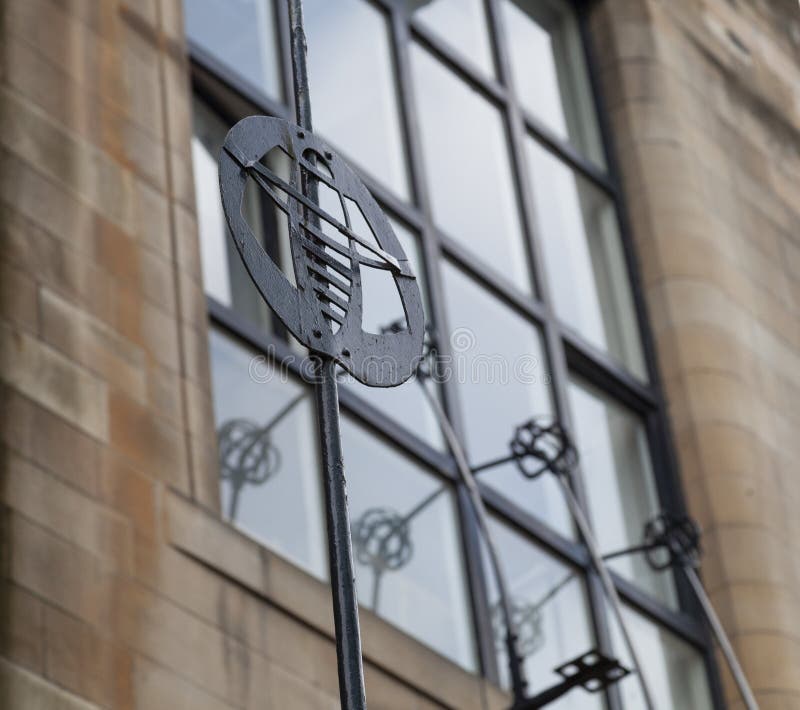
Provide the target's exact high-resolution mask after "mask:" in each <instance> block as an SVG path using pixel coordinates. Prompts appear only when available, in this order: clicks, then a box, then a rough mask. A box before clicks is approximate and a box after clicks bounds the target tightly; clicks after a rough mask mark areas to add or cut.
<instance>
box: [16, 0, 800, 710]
mask: <svg viewBox="0 0 800 710" xmlns="http://www.w3.org/2000/svg"><path fill="white" fill-rule="evenodd" d="M305 14H306V27H307V34H308V41H309V50H310V55H309V69H310V79H311V95H312V107H313V113H314V122H315V131H316V132H317V133H319V134H320V135H322V136H324V137H325V138H327V139H328V140H329V141H330V142H331V144H332V145H334V146H336V147H337V149H338V150H340V151H341V153H342V154H343V155H344V156H346V157H347V158H348V160H349V161H350V162H351V163H352V165H353V166H355V167H356V168H357V169H358V171H359V173H360V174H361V175H362V177H363V179H364V180H365V182H366V184H367V185H368V186H369V188H370V190H371V191H372V193H373V194H374V195H375V197H376V198H377V199H378V200H379V201H380V203H381V205H382V206H383V207H384V209H385V210H386V212H387V214H388V215H389V216H390V219H391V221H392V224H393V226H394V228H395V230H396V233H397V234H398V236H399V238H400V239H401V241H402V243H403V245H404V247H405V249H406V252H407V253H408V254H409V255H410V256H411V258H412V260H413V262H414V267H415V270H416V272H417V273H418V274H420V275H421V280H422V282H423V284H424V288H425V296H426V307H427V314H428V319H429V320H430V322H431V323H432V324H433V325H434V329H435V334H436V340H437V346H438V348H439V352H440V354H441V355H442V356H443V357H446V358H449V362H451V363H452V365H453V372H452V376H450V377H449V378H446V381H442V382H441V383H439V384H438V385H437V389H438V394H439V396H440V398H441V401H442V402H443V404H444V405H445V407H446V409H447V411H448V412H449V414H450V416H451V418H452V419H453V421H454V423H455V426H456V428H457V430H458V432H459V434H460V436H461V437H462V438H463V440H464V442H465V444H466V447H467V451H468V454H469V457H470V459H471V463H472V464H475V465H479V464H480V463H482V462H484V461H486V460H489V459H493V458H496V457H497V456H501V455H503V454H504V453H505V451H506V450H507V445H508V441H509V439H510V437H511V434H512V432H513V429H514V427H515V426H516V425H517V424H519V423H520V422H522V421H524V420H525V419H528V418H530V417H531V416H548V417H557V418H558V419H559V420H560V421H562V422H563V423H564V425H565V426H566V427H567V428H568V429H569V430H570V431H571V432H572V433H573V436H574V438H575V439H576V441H577V444H578V448H579V450H580V454H581V466H580V472H579V476H576V478H575V480H574V486H575V489H576V491H577V492H578V493H579V495H580V498H581V500H582V502H583V504H584V505H585V508H586V510H587V512H588V513H589V516H590V518H591V520H592V523H593V525H594V528H595V531H596V534H597V536H598V537H599V541H600V544H601V546H602V548H603V551H604V552H611V551H614V550H617V549H620V548H624V547H627V546H629V545H635V544H637V543H638V542H640V540H641V536H642V529H643V526H644V523H645V521H646V520H648V519H649V518H650V517H652V515H653V514H654V513H656V512H658V511H659V510H661V509H669V510H673V511H678V512H679V511H682V510H685V509H688V511H689V512H690V513H691V514H692V515H693V516H695V517H696V518H697V519H698V520H699V522H700V523H701V524H702V526H703V529H704V548H705V557H704V564H703V568H702V573H703V578H704V580H705V584H706V587H707V589H708V590H709V592H710V594H711V597H712V599H713V601H714V603H715V605H716V606H717V608H718V610H719V612H720V615H721V617H722V620H723V622H724V624H725V626H726V628H727V630H728V632H729V633H730V634H731V636H732V638H733V641H734V645H735V647H736V649H737V651H738V653H739V654H740V656H741V659H742V662H743V665H744V667H745V671H746V673H747V674H748V676H749V678H750V680H751V683H752V685H753V686H754V689H755V691H756V695H757V697H758V699H759V703H760V705H761V707H762V708H764V710H788V709H789V708H800V672H798V669H800V631H798V630H800V591H799V590H800V543H798V539H800V534H799V533H800V516H798V515H797V509H798V505H800V475H798V470H797V468H798V462H800V437H798V434H797V432H798V424H800V404H798V403H800V321H799V320H798V313H800V299H798V294H800V196H799V194H798V189H799V188H800V11H799V10H798V5H797V3H796V2H795V0H594V1H592V2H578V1H577V0H576V1H574V2H570V1H569V0H427V1H426V0H306V1H305ZM287 24H288V22H287V10H286V7H285V3H284V2H282V1H281V0H276V1H275V2H272V1H271V0H5V2H3V3H2V7H1V8H0V92H2V93H0V150H2V156H1V157H0V235H1V237H2V238H1V239H0V377H1V378H2V409H1V410H0V434H1V435H2V487H1V488H0V490H2V518H1V520H2V542H3V544H2V556H1V557H0V559H2V593H1V594H0V602H1V603H2V608H0V617H2V623H1V624H0V627H1V628H2V634H1V638H2V660H0V705H1V706H2V707H4V708H13V709H15V710H16V709H22V708H25V709H27V708H37V710H50V709H52V710H56V709H58V710H89V709H90V708H91V709H94V708H109V709H110V708H113V709H115V710H116V709H118V708H119V709H122V708H125V709H136V710H155V709H161V708H165V709H167V708H169V709H170V710H223V709H228V710H231V709H234V708H236V709H239V710H255V709H257V708H258V709H261V708H270V709H271V708H274V709H276V710H277V709H278V708H281V709H283V708H291V709H293V710H294V709H298V710H300V709H304V708H309V709H310V708H314V709H316V708H337V707H338V691H337V678H336V662H335V652H334V647H333V643H332V627H333V625H332V618H331V608H330V597H329V593H330V592H329V588H328V587H327V584H326V576H327V560H326V542H325V534H326V533H325V525H324V519H323V516H322V513H321V498H320V497H321V492H320V481H319V451H318V441H317V432H316V427H315V420H314V412H313V406H314V404H313V397H312V396H309V388H308V387H307V385H305V384H304V382H303V380H302V377H301V375H302V362H301V356H302V353H301V352H300V350H298V348H297V346H296V345H295V344H293V343H292V342H291V339H290V338H288V337H287V334H286V332H285V330H284V329H283V328H282V327H281V326H280V324H279V323H277V322H275V321H274V319H273V318H272V316H271V315H270V313H269V312H268V310H267V309H266V307H265V305H264V304H263V303H262V302H261V301H260V299H259V298H258V297H257V295H256V293H255V291H254V290H253V288H252V286H251V285H250V282H249V280H248V278H247V276H246V274H245V272H244V271H243V269H242V267H241V266H240V263H239V260H238V256H237V255H236V254H235V252H234V251H233V250H232V248H231V243H230V241H229V240H228V239H227V237H226V234H225V227H224V223H223V219H222V212H221V206H220V203H219V198H218V185H217V177H216V159H217V155H218V151H219V148H220V145H221V142H222V140H223V138H224V136H225V133H226V131H227V129H228V128H229V127H230V126H231V125H233V123H235V122H236V121H237V120H238V119H240V118H242V117H244V116H246V115H250V114H253V113H266V114H270V115H275V116H281V117H286V118H289V119H292V118H293V115H294V114H293V106H292V99H291V67H290V63H289V61H288V37H287ZM265 160H266V161H267V162H268V163H269V165H270V167H272V168H273V169H274V170H276V171H278V172H280V171H282V170H285V169H286V165H285V162H286V161H285V156H284V155H283V154H281V153H280V152H278V153H276V154H270V155H268V156H266V158H265ZM246 209H247V215H248V218H249V220H250V223H251V224H252V225H253V227H254V229H255V230H256V231H257V232H258V233H259V235H260V237H261V238H262V239H263V243H264V245H265V248H266V249H267V250H268V252H269V253H270V254H271V255H272V256H273V257H274V258H275V260H276V261H279V262H281V263H287V262H286V261H285V260H286V257H287V249H286V244H287V242H286V233H285V225H284V224H282V220H281V215H280V213H278V214H276V212H275V211H274V209H273V208H271V207H270V205H269V204H268V203H266V202H264V201H263V199H261V198H260V197H259V195H258V194H257V192H255V191H254V192H253V194H252V195H250V196H249V197H248V201H247V205H246ZM332 209H333V208H332ZM365 289H368V291H369V292H368V293H367V294H366V298H369V299H370V302H371V303H372V304H374V306H375V307H374V310H370V311H368V312H367V313H365V316H364V318H365V322H364V326H365V328H366V329H368V330H373V331H375V332H377V331H378V330H379V329H380V328H381V327H385V326H386V325H388V324H389V323H390V322H391V321H392V320H393V319H394V318H396V317H397V316H402V310H400V311H398V306H399V300H398V299H397V295H396V294H395V293H392V291H391V289H386V288H385V287H383V286H381V285H375V286H374V287H373V285H372V284H371V283H370V282H369V281H367V285H366V286H365ZM341 390H342V391H341V403H342V416H343V424H342V426H343V437H344V447H345V458H346V468H347V475H348V482H349V496H350V513H351V519H352V524H353V534H354V538H355V553H356V561H357V584H358V590H359V596H360V600H361V605H362V607H361V608H362V630H363V635H364V655H365V665H366V682H367V696H368V699H369V702H370V707H371V708H376V709H378V708H392V709H394V708H396V709H398V710H401V709H402V710H409V709H411V708H417V709H419V710H421V709H423V708H425V709H427V708H438V707H447V708H458V709H460V710H461V709H463V710H472V709H475V710H478V709H480V710H484V709H489V708H492V709H495V708H497V709H499V708H507V707H508V706H509V703H510V700H509V696H508V695H507V692H506V690H507V686H508V673H507V669H506V659H505V657H504V651H503V646H502V642H501V639H502V634H503V628H502V620H501V618H500V616H499V614H498V613H497V602H498V600H497V589H496V585H495V583H494V580H493V578H492V575H491V574H490V572H489V571H488V569H487V566H486V564H485V560H484V556H483V552H482V549H481V543H480V539H479V536H478V533H477V529H476V526H475V521H474V519H473V516H472V514H471V513H470V508H469V505H468V503H467V500H466V497H465V494H464V491H463V490H462V489H461V486H460V485H459V484H457V476H456V469H455V465H454V461H453V459H452V456H451V455H450V453H449V452H448V451H447V448H446V446H445V445H444V442H443V440H442V437H441V435H440V433H439V429H438V426H437V423H436V419H435V418H434V417H433V415H432V412H431V411H429V409H428V407H427V405H426V402H425V400H424V398H423V397H422V393H421V390H420V389H419V385H418V384H416V383H415V382H409V383H407V384H405V385H403V386H402V387H401V388H399V389H397V390H392V391H382V392H376V391H371V390H367V389H366V388H364V387H362V386H357V385H355V384H353V383H351V382H346V381H345V382H343V384H342V387H341ZM481 481H482V486H483V487H482V493H483V496H484V498H485V502H486V505H487V506H488V508H489V510H490V511H491V516H492V518H491V526H492V529H493V531H494V533H495V535H496V537H497V540H498V543H499V545H500V550H501V556H502V560H503V563H504V566H505V568H506V570H507V573H508V577H509V583H510V587H511V592H512V597H513V601H514V607H515V610H516V613H517V614H518V618H519V621H520V624H521V630H522V637H521V641H520V643H521V650H522V652H523V653H524V654H525V666H526V670H527V675H528V677H529V681H530V690H531V692H536V691H539V690H542V689H544V688H545V687H547V686H549V685H551V684H553V683H554V682H555V681H556V680H557V677H556V676H555V674H554V672H553V669H554V668H555V667H556V666H558V665H560V664H561V663H563V662H565V661H567V660H569V659H570V658H573V657H574V656H577V655H579V654H580V653H583V652H584V651H586V650H588V649H590V648H592V647H599V648H601V649H603V650H605V651H606V652H608V653H611V654H615V655H617V656H618V657H620V658H621V660H623V662H626V663H629V659H627V657H626V653H625V649H624V648H623V647H622V645H621V643H620V639H619V631H618V629H617V628H616V626H615V624H614V622H613V619H612V616H611V615H610V614H609V613H608V610H607V607H606V605H605V603H604V601H603V595H602V593H601V591H600V587H599V585H598V580H597V578H596V575H595V574H594V573H593V572H592V570H591V567H590V564H589V560H588V556H587V553H586V550H585V547H584V546H583V544H582V542H581V541H580V539H579V537H578V536H577V535H576V532H575V529H574V526H573V524H572V522H571V520H570V517H569V515H568V512H567V510H566V507H565V505H564V502H563V500H562V498H561V496H560V492H559V490H558V489H557V487H556V486H555V483H554V481H552V480H550V479H548V478H546V477H543V478H540V479H537V480H536V481H533V482H530V481H526V480H525V479H523V478H522V477H521V476H519V474H518V473H517V472H516V471H515V469H514V466H513V465H511V464H509V465H507V466H505V467H500V468H496V469H492V470H491V471H487V472H486V473H485V474H481ZM387 526H388V527H387ZM387 529H390V530H392V531H393V532H394V533H397V531H400V533H402V534H399V533H398V534H394V535H393V537H392V539H391V541H390V542H391V544H388V543H387V544H385V545H384V546H383V547H381V546H380V544H376V540H378V541H380V540H381V539H383V538H382V537H381V536H382V535H383V536H384V537H385V536H386V532H385V531H386V530H387ZM612 568H613V572H614V580H615V583H616V585H617V587H618V590H619V593H620V595H621V596H622V598H623V600H624V603H625V611H626V615H627V617H628V620H629V624H630V627H631V629H632V631H633V635H634V641H635V643H636V645H637V648H638V650H639V653H640V654H641V656H642V659H643V661H644V664H645V670H646V674H647V677H648V680H649V682H650V684H651V686H652V688H653V691H654V694H655V695H656V701H657V707H658V708H659V710H662V709H663V710H671V709H673V708H674V709H676V710H705V709H707V708H737V707H741V704H740V702H739V699H738V696H737V695H736V693H735V690H734V688H733V686H732V685H731V683H730V679H729V677H728V676H727V674H726V671H725V670H724V668H722V664H718V663H717V662H716V661H715V653H714V649H713V645H712V644H711V642H710V639H709V635H708V633H707V631H706V629H705V626H704V625H703V623H702V621H701V620H700V616H699V614H698V611H697V609H696V607H695V605H694V604H693V603H692V599H691V596H690V595H688V594H687V590H686V588H685V584H684V583H683V582H682V579H681V577H680V575H674V576H673V574H672V573H671V572H664V573H655V572H653V571H651V570H650V568H649V567H648V566H647V565H646V564H645V563H644V560H643V559H642V558H641V557H640V556H632V557H625V558H620V559H618V560H616V561H615V562H614V563H613V565H612ZM553 707H558V708H564V709H574V710H583V709H585V708H603V707H606V708H609V710H620V709H622V708H625V709H626V710H638V709H639V708H642V707H643V704H642V699H641V696H640V694H639V688H638V685H637V682H636V679H635V678H634V677H633V676H630V677H628V678H626V679H625V680H623V681H622V682H621V683H619V684H618V685H617V686H615V687H614V688H613V689H612V690H611V691H609V693H608V694H607V695H603V694H599V695H589V694H587V693H585V692H584V691H582V690H576V691H574V692H572V693H571V694H570V695H568V696H566V697H565V698H564V699H563V700H562V701H560V702H559V703H558V704H557V705H554V706H553Z"/></svg>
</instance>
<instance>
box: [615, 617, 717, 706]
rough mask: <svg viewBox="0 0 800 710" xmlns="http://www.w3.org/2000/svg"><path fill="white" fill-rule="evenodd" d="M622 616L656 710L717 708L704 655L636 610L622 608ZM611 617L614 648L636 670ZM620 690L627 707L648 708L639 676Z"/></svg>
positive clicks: (632, 675)
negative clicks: (712, 698)
mask: <svg viewBox="0 0 800 710" xmlns="http://www.w3.org/2000/svg"><path fill="white" fill-rule="evenodd" d="M622 615H623V618H624V619H625V624H626V625H627V628H628V631H629V632H630V634H631V637H632V639H633V644H634V647H635V648H636V654H637V656H638V657H639V658H640V659H641V663H642V665H643V666H644V677H645V680H646V681H647V684H648V686H647V687H648V689H649V690H650V695H651V696H652V698H653V702H654V703H655V710H673V709H674V708H691V710H711V708H713V707H714V705H713V703H712V701H711V692H710V690H709V687H708V675H707V673H706V667H705V663H704V662H703V657H702V655H701V654H700V653H698V652H697V650H696V649H695V648H693V647H692V646H690V645H689V644H688V643H686V642H685V641H683V640H681V639H679V638H678V637H677V636H675V635H674V634H672V633H670V632H669V631H667V630H666V629H664V628H661V627H660V626H658V625H656V624H654V623H653V622H651V621H649V620H648V619H646V618H645V617H643V616H642V615H641V614H639V613H637V612H635V611H633V609H631V608H629V607H623V612H622ZM609 618H611V619H612V622H611V636H612V640H613V643H614V649H615V651H616V653H617V654H618V655H619V658H620V660H621V661H622V663H623V664H624V665H626V666H627V667H628V668H633V664H632V662H631V658H630V654H629V653H628V649H627V646H626V645H625V643H624V641H623V638H622V633H621V632H620V629H619V624H618V623H617V622H616V619H615V618H614V617H613V616H612V615H610V614H609ZM618 687H619V689H620V693H621V695H622V704H623V706H624V707H625V708H630V709H631V710H633V709H638V708H642V707H645V703H644V699H643V697H642V689H641V686H640V683H639V679H638V678H637V677H636V675H634V674H631V675H629V676H628V677H626V678H623V679H622V681H621V682H620V683H619V686H618Z"/></svg>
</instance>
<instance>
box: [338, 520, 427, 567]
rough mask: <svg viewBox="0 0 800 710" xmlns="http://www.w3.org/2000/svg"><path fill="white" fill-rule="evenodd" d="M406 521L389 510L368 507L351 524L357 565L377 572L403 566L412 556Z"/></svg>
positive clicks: (412, 547) (412, 551) (412, 549)
mask: <svg viewBox="0 0 800 710" xmlns="http://www.w3.org/2000/svg"><path fill="white" fill-rule="evenodd" d="M408 523H409V521H408V520H406V519H405V518H404V517H403V516H401V515H400V513H397V512H396V511H394V510H391V509H389V508H370V509H369V510H366V511H365V512H364V513H363V515H361V517H359V518H358V520H356V522H355V523H354V524H353V548H354V551H355V553H356V560H357V561H358V562H359V564H362V565H365V566H368V567H372V568H373V569H374V570H375V571H376V572H385V571H387V570H389V571H394V570H399V569H402V568H403V567H405V566H406V564H407V563H408V561H409V560H410V559H411V556H412V555H413V554H414V545H413V543H412V542H411V531H410V529H409V524H408Z"/></svg>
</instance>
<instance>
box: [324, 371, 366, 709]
mask: <svg viewBox="0 0 800 710" xmlns="http://www.w3.org/2000/svg"><path fill="white" fill-rule="evenodd" d="M315 360H316V374H317V377H316V378H315V379H316V380H317V382H316V399H317V413H318V416H319V436H320V441H321V442H322V469H323V474H324V475H323V478H324V481H323V483H324V488H325V505H326V508H325V513H326V516H325V517H326V522H327V527H328V563H329V565H330V575H331V593H332V596H333V621H334V628H335V630H336V655H337V663H338V669H339V698H340V700H341V704H342V708H343V709H344V710H365V708H366V707H367V700H366V694H365V692H364V668H363V666H362V662H361V630H360V627H359V621H358V597H357V594H356V584H355V572H354V569H353V550H352V544H351V541H350V521H349V517H348V514H347V489H346V483H345V475H344V460H343V457H342V442H341V438H340V432H339V393H338V390H337V384H336V364H335V363H334V362H333V360H332V359H330V358H320V357H318V356H315Z"/></svg>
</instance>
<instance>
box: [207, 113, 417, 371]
mask: <svg viewBox="0 0 800 710" xmlns="http://www.w3.org/2000/svg"><path fill="white" fill-rule="evenodd" d="M276 149H277V150H279V151H282V152H283V153H284V154H285V156H286V157H287V158H288V162H289V166H290V169H289V175H290V177H289V181H288V182H287V181H286V180H285V179H284V178H282V177H281V176H279V175H278V174H277V173H276V172H275V171H273V170H272V169H270V168H269V167H268V166H267V165H266V164H265V161H264V160H263V159H264V157H265V156H266V155H268V154H269V153H270V152H271V151H273V150H276ZM219 178H220V189H221V193H222V205H223V209H224V211H225V217H226V219H227V222H228V226H229V228H230V231H231V234H232V235H233V240H234V242H235V244H236V248H237V249H238V251H239V254H240V255H241V257H242V260H243V262H244V264H245V266H246V268H247V270H248V272H249V274H250V276H251V277H252V279H253V281H254V282H255V284H256V287H257V288H258V290H259V291H260V293H261V295H262V296H263V298H264V300H265V301H266V302H267V304H268V305H269V306H270V308H272V310H273V311H274V312H275V313H276V315H277V316H278V318H279V319H280V320H281V322H282V323H283V325H284V326H285V327H286V328H287V330H288V331H289V332H290V333H291V334H292V335H293V336H294V337H295V338H297V340H299V341H300V342H301V343H303V344H304V345H306V346H307V347H308V348H309V349H311V350H312V351H314V352H317V353H320V354H322V355H325V356H328V357H330V358H333V359H334V360H335V361H336V362H337V363H338V364H339V365H341V366H342V367H343V368H344V369H345V370H347V371H348V372H349V373H350V374H352V375H353V377H355V378H356V379H357V380H358V381H359V382H362V383H364V384H366V385H369V386H373V387H392V386H395V385H398V384H401V383H402V382H404V381H405V380H407V379H408V378H409V377H410V376H411V374H412V373H413V371H414V368H415V367H416V365H417V363H418V362H419V359H420V356H421V353H422V340H423V336H424V316H423V309H422V297H421V295H420V291H419V286H418V284H417V281H416V278H415V276H414V273H413V272H412V270H411V267H410V265H409V262H408V259H407V257H406V255H405V254H404V252H403V249H402V247H401V246H400V242H399V241H398V239H397V237H396V236H395V234H394V232H393V231H392V228H391V225H390V224H389V220H388V219H387V218H386V215H385V214H384V213H383V211H382V210H381V209H380V207H379V206H378V204H377V202H375V199H374V198H373V197H372V195H371V194H370V193H369V191H368V190H367V188H366V187H365V186H364V184H363V183H362V182H361V180H359V178H358V177H357V176H356V174H355V173H354V172H353V171H352V170H351V168H350V167H349V166H348V165H347V164H346V163H345V162H344V161H343V160H342V159H341V158H340V157H339V156H338V155H337V154H336V153H335V152H334V151H333V149H332V148H330V147H329V146H328V145H327V144H326V143H325V142H324V141H322V139H320V138H318V137H317V136H315V135H313V134H312V133H311V132H310V131H308V130H306V129H304V128H301V127H300V126H297V125H294V124H292V123H289V122H288V121H285V120H283V119H280V118H270V117H267V116H250V117H248V118H245V119H243V120H241V121H240V122H239V123H237V124H236V125H235V126H234V127H233V128H232V129H231V130H230V132H229V133H228V135H227V137H226V138H225V143H224V145H223V149H222V154H221V156H220V164H219ZM249 179H253V180H254V181H255V182H256V184H257V185H258V186H259V187H260V188H261V189H262V190H263V191H264V193H265V194H266V195H267V196H268V197H269V199H270V200H271V201H272V202H273V203H274V205H275V206H276V208H277V209H278V210H280V211H281V212H282V213H283V214H284V215H285V216H286V218H287V220H288V226H289V240H290V244H291V251H292V266H293V270H294V279H295V282H296V284H297V285H296V286H294V285H293V284H292V283H291V282H290V281H289V279H288V278H287V277H286V275H285V274H284V273H283V271H282V270H281V268H280V267H279V266H278V265H277V264H276V263H275V262H274V261H273V260H272V258H271V257H270V256H269V255H268V254H267V253H266V251H265V250H264V249H263V247H262V246H261V244H260V243H259V241H258V239H257V238H256V237H255V235H254V234H253V231H252V229H251V227H250V225H249V224H248V222H247V220H246V219H245V217H244V214H243V210H242V203H243V200H244V194H245V187H246V185H247V182H248V180H249ZM321 192H324V194H325V195H326V196H328V197H327V198H326V202H327V204H326V205H325V206H327V207H328V209H325V208H324V206H322V203H323V200H320V199H319V195H320V194H321ZM342 216H343V217H344V221H342V219H341V217H342ZM364 269H376V270H378V271H380V272H382V273H383V274H384V275H385V278H388V279H392V280H393V282H394V285H395V287H396V288H397V291H398V293H399V296H400V300H401V302H402V304H403V311H404V314H405V321H404V323H402V324H401V326H402V327H396V328H393V329H392V330H386V331H384V332H381V333H371V332H368V331H365V330H364V329H363V327H362V313H363V306H364V304H363V293H362V272H363V270H364Z"/></svg>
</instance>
